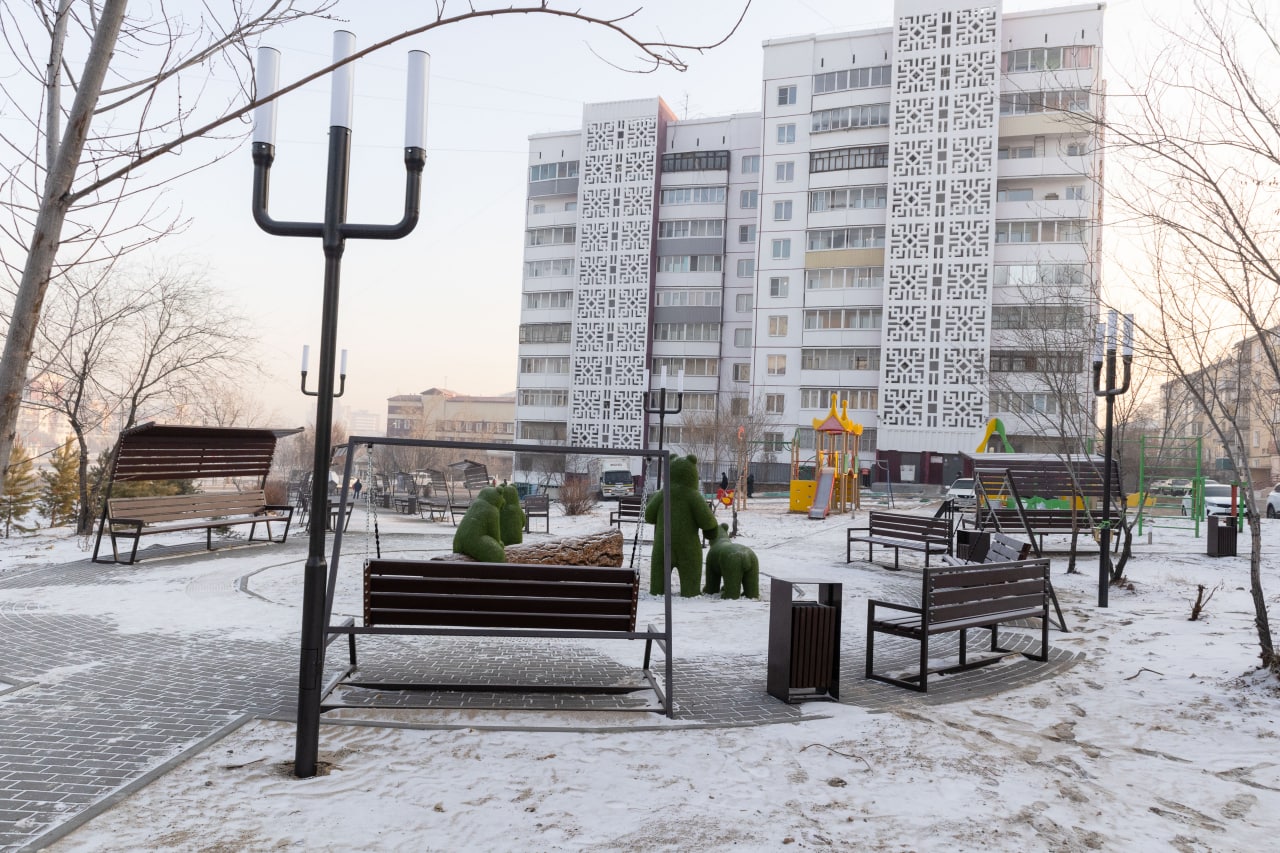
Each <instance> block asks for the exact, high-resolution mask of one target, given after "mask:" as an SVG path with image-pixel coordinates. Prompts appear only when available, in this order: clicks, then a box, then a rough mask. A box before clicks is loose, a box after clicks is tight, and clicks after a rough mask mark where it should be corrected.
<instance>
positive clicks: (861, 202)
mask: <svg viewBox="0 0 1280 853" xmlns="http://www.w3.org/2000/svg"><path fill="white" fill-rule="evenodd" d="M888 204H889V187H888V186H887V185H886V184H876V185H873V186H866V187H840V188H839V189H830V190H814V191H813V192H811V193H809V210H811V211H813V212H815V213H819V212H821V211H824V210H863V209H867V208H883V207H886V206H888Z"/></svg>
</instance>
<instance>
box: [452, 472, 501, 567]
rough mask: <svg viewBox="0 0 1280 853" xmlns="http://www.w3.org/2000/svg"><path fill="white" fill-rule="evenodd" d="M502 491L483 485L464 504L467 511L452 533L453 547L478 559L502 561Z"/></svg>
mask: <svg viewBox="0 0 1280 853" xmlns="http://www.w3.org/2000/svg"><path fill="white" fill-rule="evenodd" d="M502 504H503V500H502V493H501V492H499V491H498V490H497V489H496V488H494V487H493V486H486V487H485V488H483V489H481V490H480V494H478V495H476V499H475V500H474V501H472V502H471V506H469V507H467V514H466V515H464V516H463V517H462V521H460V522H458V532H457V533H455V534H453V550H454V551H456V552H457V553H459V554H465V555H466V556H468V557H470V558H471V559H473V560H479V561H480V562H482V563H505V562H506V561H507V552H506V551H505V550H503V548H502V520H501V512H502Z"/></svg>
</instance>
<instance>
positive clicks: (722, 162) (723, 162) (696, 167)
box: [662, 151, 729, 172]
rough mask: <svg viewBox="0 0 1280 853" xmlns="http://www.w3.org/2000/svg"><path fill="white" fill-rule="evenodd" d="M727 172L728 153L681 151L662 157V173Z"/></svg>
mask: <svg viewBox="0 0 1280 853" xmlns="http://www.w3.org/2000/svg"><path fill="white" fill-rule="evenodd" d="M709 169H716V170H719V171H722V172H725V171H728V170H729V152H728V151H681V152H679V153H676V154H663V155H662V171H663V172H703V171H706V170H709Z"/></svg>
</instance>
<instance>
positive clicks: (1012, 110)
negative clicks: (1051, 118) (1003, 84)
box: [1000, 89, 1089, 116]
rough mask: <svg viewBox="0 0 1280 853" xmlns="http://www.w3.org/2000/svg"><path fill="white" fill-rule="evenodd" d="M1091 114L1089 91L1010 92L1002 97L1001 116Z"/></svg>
mask: <svg viewBox="0 0 1280 853" xmlns="http://www.w3.org/2000/svg"><path fill="white" fill-rule="evenodd" d="M1049 112H1067V113H1087V112H1089V90H1088V89H1052V90H1050V91H1047V92H1009V93H1008V94H1004V95H1001V96H1000V115H1002V116H1021V115H1030V114H1033V113H1049Z"/></svg>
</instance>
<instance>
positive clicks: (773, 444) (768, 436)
mask: <svg viewBox="0 0 1280 853" xmlns="http://www.w3.org/2000/svg"><path fill="white" fill-rule="evenodd" d="M786 449H787V442H786V439H784V438H783V437H782V433H780V432H766V433H765V434H764V450H765V452H766V453H781V452H782V451H784V450H786Z"/></svg>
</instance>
